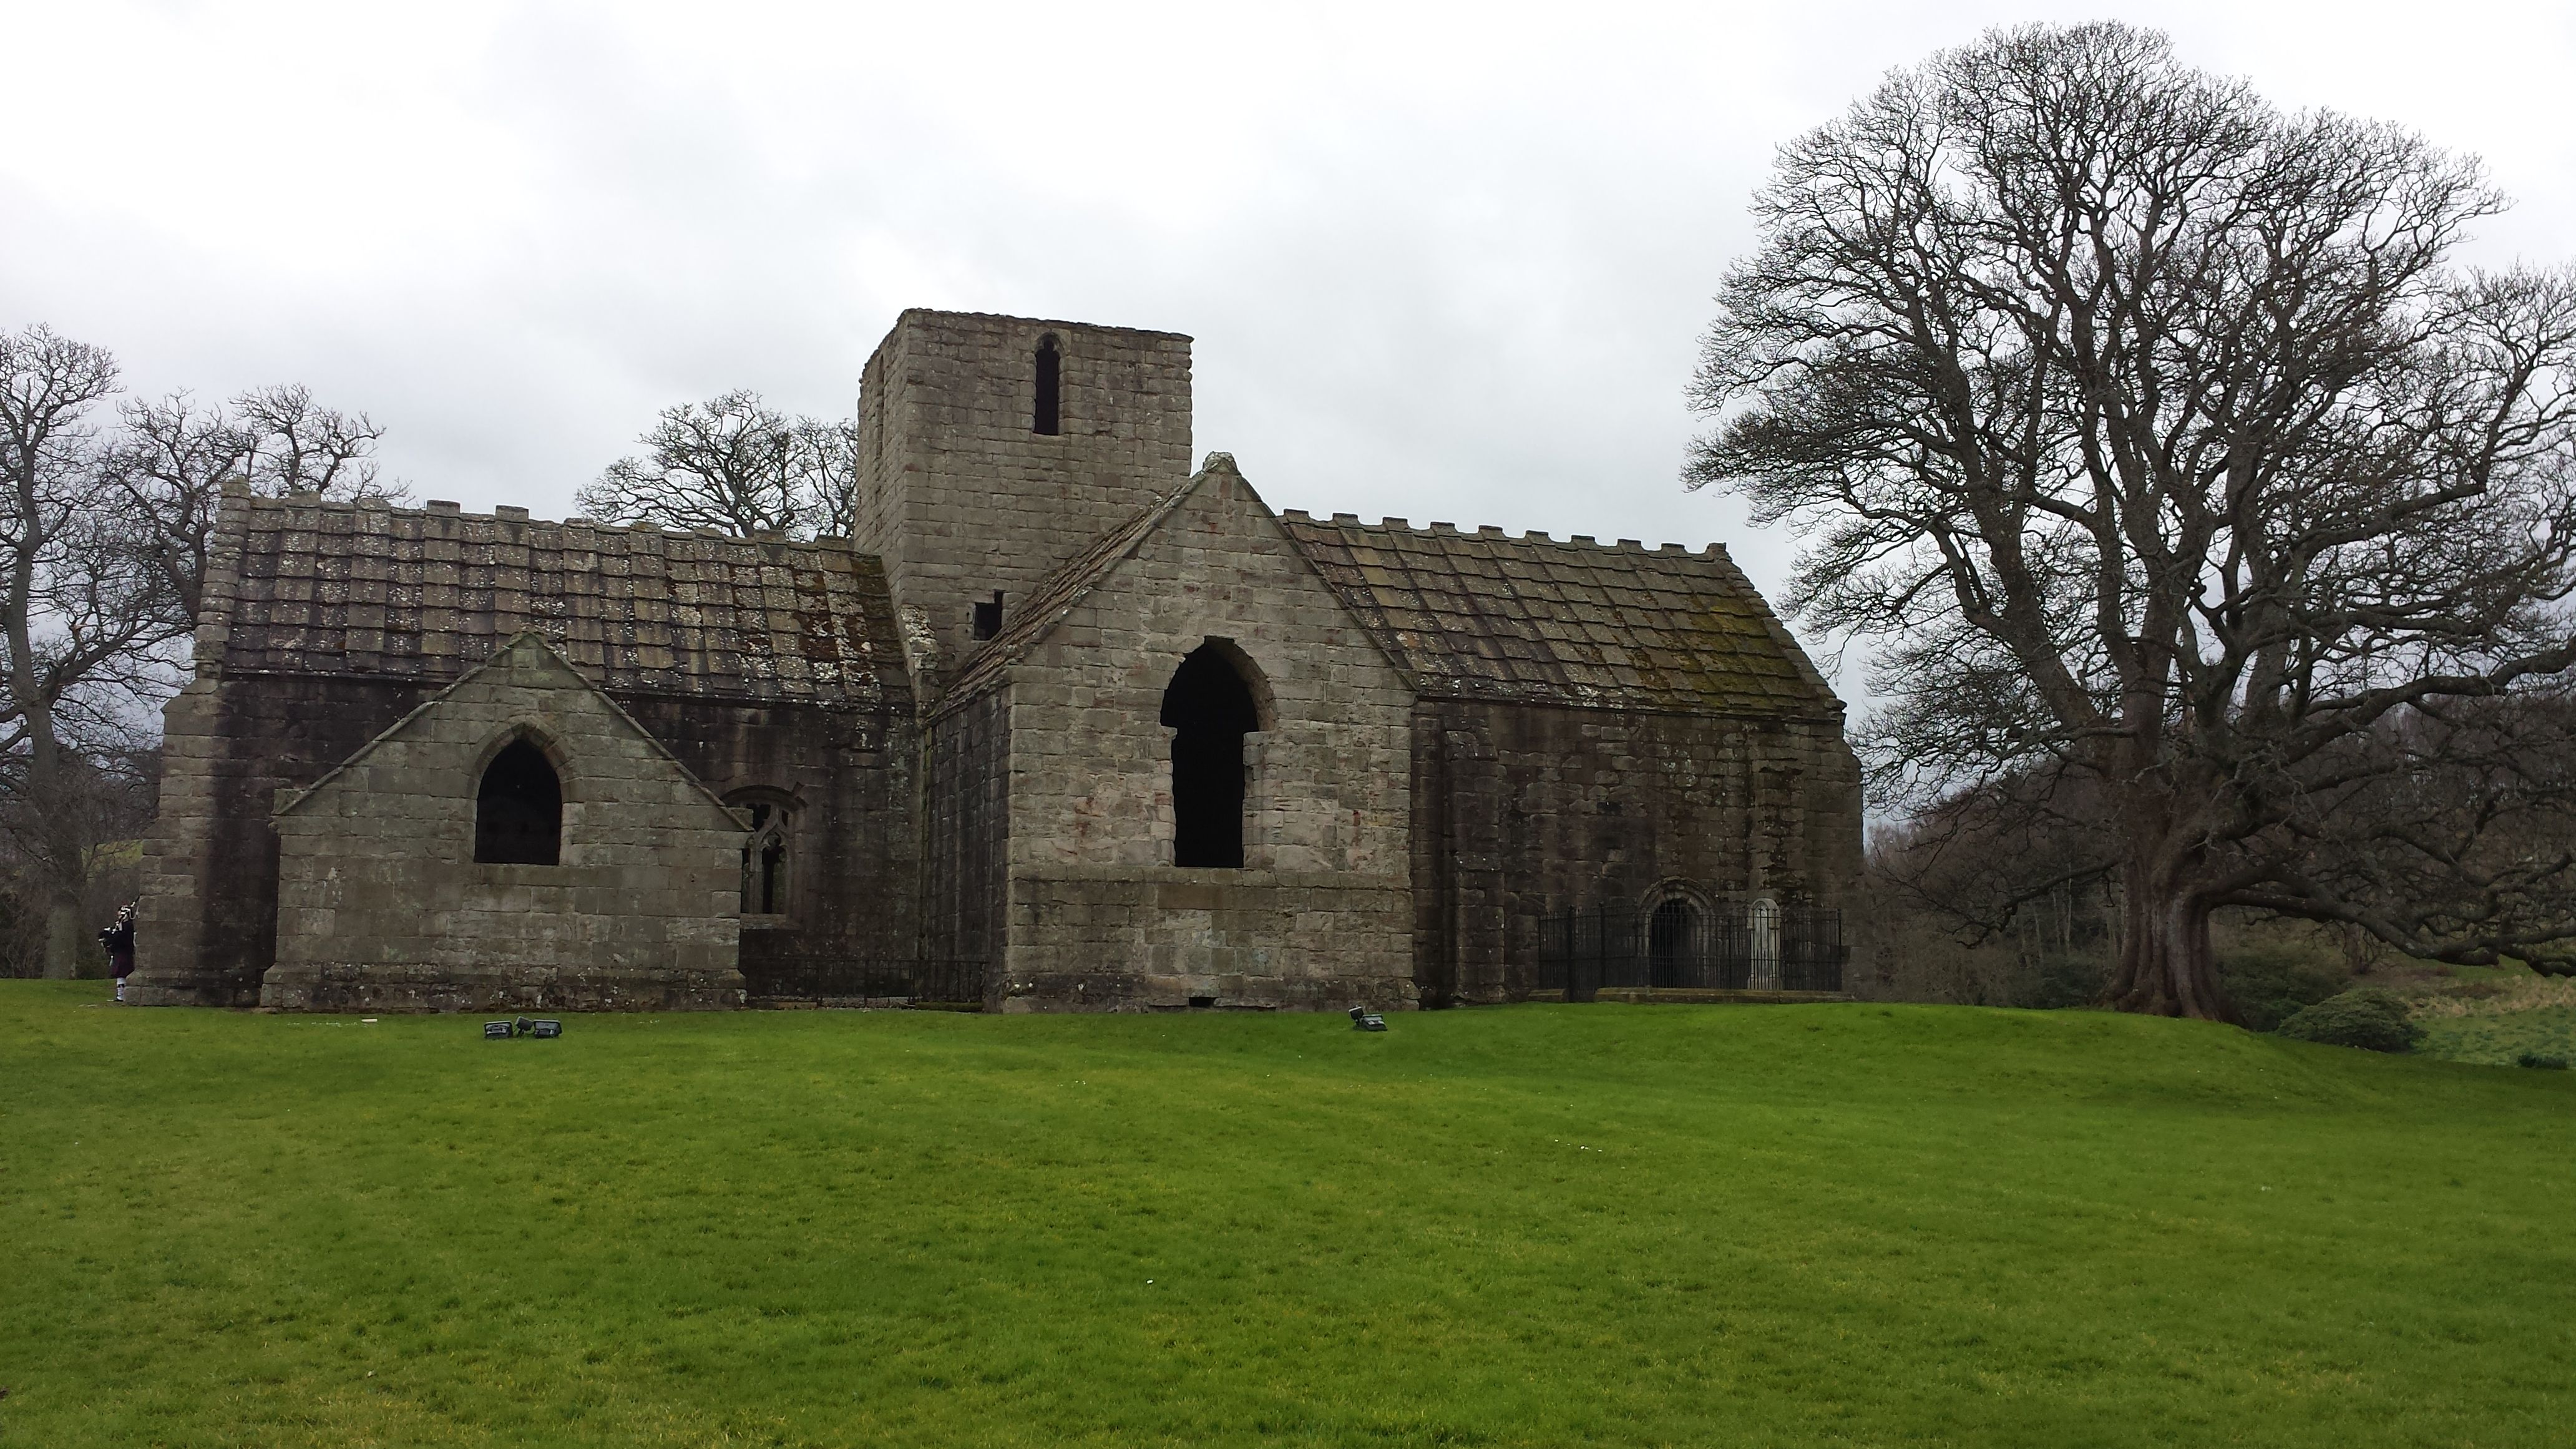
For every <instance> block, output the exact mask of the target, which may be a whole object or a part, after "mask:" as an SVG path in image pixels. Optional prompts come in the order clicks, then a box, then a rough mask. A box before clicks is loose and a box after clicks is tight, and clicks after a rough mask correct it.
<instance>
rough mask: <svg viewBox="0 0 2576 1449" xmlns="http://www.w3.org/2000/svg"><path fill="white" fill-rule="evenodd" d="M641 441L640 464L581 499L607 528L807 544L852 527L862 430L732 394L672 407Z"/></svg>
mask: <svg viewBox="0 0 2576 1449" xmlns="http://www.w3.org/2000/svg"><path fill="white" fill-rule="evenodd" d="M636 441H638V442H640V443H643V444H644V445H645V446H646V447H647V448H649V449H650V450H651V452H650V453H649V455H647V456H646V457H644V458H640V459H638V458H620V459H618V460H617V461H616V462H614V463H612V464H610V465H609V466H608V469H607V471H606V472H604V473H602V474H600V475H599V478H598V480H597V481H595V482H592V483H590V484H588V485H586V486H585V487H583V488H582V490H581V491H580V493H578V494H577V495H575V501H576V502H577V503H578V504H579V505H580V507H581V509H582V511H583V512H584V513H586V514H588V515H590V516H591V517H593V518H597V519H599V520H601V521H602V522H607V523H650V524H657V525H659V526H661V527H664V528H709V529H714V530H716V531H717V532H720V533H729V534H738V535H743V536H749V535H752V534H760V533H776V534H782V535H785V536H787V537H790V538H810V537H812V536H813V535H814V534H816V533H818V532H821V533H829V532H835V531H838V530H840V529H842V528H846V527H847V526H848V519H849V504H850V496H851V491H852V489H853V488H854V487H855V484H856V478H855V474H856V462H855V459H856V457H857V450H856V447H855V442H856V430H855V429H854V428H853V427H852V426H851V425H850V424H847V423H829V422H824V421H821V420H819V419H815V418H810V417H790V416H788V415H787V414H785V413H781V412H779V411H777V410H776V409H774V408H772V407H770V406H769V405H768V404H766V403H764V402H762V401H761V399H760V394H758V393H755V392H749V391H736V392H729V393H726V394H724V395H722V396H721V397H716V398H711V399H709V400H708V401H706V402H704V403H682V404H681V405H679V406H678V407H674V408H666V409H664V410H663V412H662V416H661V418H660V420H659V421H658V422H656V423H655V424H654V425H653V427H652V429H651V430H650V431H649V432H646V433H645V434H644V435H643V436H642V437H640V438H638V439H637V440H636Z"/></svg>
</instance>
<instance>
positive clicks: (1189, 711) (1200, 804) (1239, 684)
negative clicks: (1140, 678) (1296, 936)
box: [1163, 644, 1261, 870]
mask: <svg viewBox="0 0 2576 1449" xmlns="http://www.w3.org/2000/svg"><path fill="white" fill-rule="evenodd" d="M1163 723H1164V724H1165V725H1167V726H1169V727H1170V728H1172V729H1173V730H1175V731H1177V733H1175V734H1174V735H1173V736H1172V864H1174V865H1193V866H1216V867H1219V868H1223V869H1237V870H1239V869H1241V868H1242V866H1243V783H1244V782H1243V737H1244V736H1245V735H1248V734H1257V733H1259V732H1260V729H1261V713H1260V710H1259V708H1258V707H1257V706H1256V705H1255V704H1254V703H1253V699H1252V687H1251V686H1250V685H1249V684H1246V683H1245V682H1244V679H1243V675H1242V673H1241V671H1239V670H1237V669H1236V668H1235V666H1234V661H1233V660H1232V659H1230V658H1228V657H1227V655H1226V653H1225V651H1223V650H1221V649H1219V648H1218V647H1217V646H1216V645H1214V644H1202V645H1200V646H1199V647H1198V648H1196V649H1194V650H1192V651H1190V654H1189V657H1188V658H1186V659H1183V660H1182V661H1181V667H1180V668H1179V669H1177V670H1174V671H1173V673H1172V683H1171V687H1170V688H1168V689H1166V690H1164V691H1163Z"/></svg>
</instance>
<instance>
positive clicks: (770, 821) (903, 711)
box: [128, 311, 1860, 1011]
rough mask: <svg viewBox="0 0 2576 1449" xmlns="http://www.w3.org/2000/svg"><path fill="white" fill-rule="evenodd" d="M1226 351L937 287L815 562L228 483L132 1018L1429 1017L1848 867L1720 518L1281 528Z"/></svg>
mask: <svg viewBox="0 0 2576 1449" xmlns="http://www.w3.org/2000/svg"><path fill="white" fill-rule="evenodd" d="M1190 386H1191V378H1190V353H1189V339H1188V338H1186V337H1182V336H1177V335H1173V334H1168V333H1156V332H1138V331H1129V330H1125V329H1119V328H1110V327H1095V326H1087V325H1081V324H1075V323H1066V322H1046V321H1032V320H1026V319H1021V318H1013V317H995V316H982V315H963V314H956V313H942V312H928V311H911V312H907V313H905V314H904V315H903V316H902V318H901V319H900V320H899V321H898V322H897V323H896V325H895V327H894V330H893V331H892V332H891V333H890V334H889V335H888V336H887V337H886V339H885V341H884V342H883V343H882V344H880V345H879V346H878V348H877V350H876V353H875V355H874V356H873V357H871V358H870V359H869V361H868V364H867V368H866V371H865V373H864V375H863V378H862V382H861V391H860V395H859V413H860V433H861V442H860V451H861V468H862V475H861V482H860V497H859V500H858V504H857V508H856V514H855V517H853V518H852V519H850V520H849V532H848V536H847V537H839V538H823V539H817V540H815V541H812V542H797V541H791V540H788V539H784V538H772V537H752V538H737V537H728V536H720V535H716V534H711V533H689V534H684V533H673V532H664V531H660V530H656V529H652V528H622V527H608V526H602V525H598V524H593V523H589V522H585V521H583V520H580V519H567V520H565V521H563V522H561V523H553V522H546V521H543V520H539V519H533V518H530V517H529V516H528V515H527V512H526V511H525V510H524V509H517V508H506V507H505V508H498V509H495V510H494V511H493V513H492V514H490V515H488V516H486V515H480V514H466V513H463V512H461V511H460V510H459V509H458V508H457V506H456V505H454V504H450V503H437V502H433V503H431V504H429V505H428V506H427V507H426V508H422V509H410V508H397V507H391V506H387V505H384V504H381V503H375V502H360V503H349V504H339V503H325V502H321V501H319V500H317V499H314V498H311V497H309V496H308V497H290V498H284V499H268V498H257V497H252V496H249V495H248V494H247V493H233V494H228V495H227V496H226V497H225V499H224V502H223V507H222V511H221V514H220V517H219V520H218V524H217V532H216V538H215V541H214V545H213V552H212V555H211V558H210V561H209V564H208V570H207V577H206V582H205V604H204V611H203V616H202V618H201V620H200V622H199V625H198V629H197V636H196V655H195V659H196V670H195V678H194V681H193V682H192V683H190V684H189V685H188V687H187V688H186V689H185V690H183V691H182V692H181V693H180V694H179V695H178V697H177V698H175V699H174V700H173V701H172V702H171V704H170V705H169V707H168V710H167V715H166V720H167V740H168V744H167V765H166V774H165V780H164V785H163V793H162V807H161V819H160V823H159V825H158V827H157V829H156V834H155V836H154V838H153V840H152V841H151V842H150V844H149V846H148V849H147V856H146V861H145V890H144V897H143V903H142V907H141V911H140V920H139V929H138V932H137V941H138V962H137V970H136V974H135V976H134V978H133V979H132V981H131V982H130V983H129V991H128V996H129V999H132V1000H137V1001H142V1002H148V1003H160V1004H178V1003H202V1004H217V1005H252V1004H266V1005H270V1006H277V1007H284V1008H290V1009H299V1010H320V1011H336V1010H353V1009H364V1010H370V1011H384V1010H475V1011H486V1010H499V1009H512V1008H520V1007H530V1008H545V1009H551V1010H609V1009H654V1010H666V1009H679V1008H712V1007H731V1006H738V1005H742V1004H744V1003H745V1002H746V1001H759V1000H762V999H764V998H766V999H783V998H790V997H796V998H805V999H813V998H817V997H822V998H835V999H887V1000H892V999H934V1000H972V1001H980V1002H981V1003H982V1004H983V1005H985V1006H986V1007H987V1008H988V1009H1000V1010H1032V1009H1045V1010H1062V1009H1092V1010H1103V1009H1138V1008H1187V1007H1191V1006H1201V1007H1286V1008H1330V1009H1335V1010H1339V1009H1343V1008H1347V1007H1349V1006H1351V1005H1354V1004H1365V1005H1369V1006H1374V1007H1379V1008H1385V1007H1409V1006H1415V1005H1421V1006H1445V1005H1453V1004H1464V1003H1482V1002H1502V1001H1511V1000H1519V999H1526V998H1528V997H1530V996H1532V995H1533V994H1547V993H1549V992H1552V991H1557V990H1563V989H1565V988H1566V986H1567V985H1568V982H1567V980H1566V978H1565V975H1564V972H1563V963H1562V961H1561V960H1554V958H1551V956H1550V954H1549V953H1550V949H1551V948H1550V946H1549V942H1550V940H1551V939H1552V938H1553V937H1555V936H1563V937H1564V938H1565V940H1567V941H1574V940H1577V939H1578V938H1580V937H1581V934H1582V932H1581V930H1580V929H1576V927H1578V926H1579V920H1578V917H1581V915H1582V913H1584V912H1590V913H1591V915H1590V917H1589V919H1593V920H1595V921H1596V922H1598V921H1605V920H1608V919H1609V918H1610V916H1609V913H1611V912H1613V911H1616V912H1618V913H1621V918H1623V919H1628V918H1633V919H1635V920H1637V921H1640V922H1644V923H1646V924H1644V925H1641V926H1640V927H1638V930H1637V932H1636V933H1635V934H1636V935H1637V937H1638V939H1639V940H1641V941H1646V942H1648V945H1647V946H1646V947H1645V948H1644V949H1648V950H1650V951H1655V952H1668V953H1669V952H1671V951H1676V950H1679V949H1681V947H1680V946H1679V945H1678V944H1677V943H1682V942H1686V941H1691V940H1698V939H1701V938H1703V937H1705V936H1707V935H1709V934H1710V932H1711V931H1712V929H1714V928H1715V927H1717V926H1721V925H1723V923H1726V922H1730V921H1732V922H1744V921H1752V922H1755V923H1756V925H1757V929H1756V930H1755V932H1754V935H1755V936H1759V934H1760V931H1761V930H1766V929H1767V930H1769V931H1771V932H1772V936H1771V938H1770V939H1771V942H1772V944H1771V945H1770V946H1769V947H1767V948H1764V947H1761V946H1759V945H1758V944H1757V945H1756V947H1755V948H1754V949H1755V950H1756V952H1757V954H1758V951H1759V950H1761V949H1769V950H1771V951H1772V952H1773V953H1774V956H1775V958H1776V957H1777V955H1778V952H1779V950H1780V947H1779V945H1778V941H1779V939H1780V937H1779V932H1780V930H1781V927H1780V926H1779V925H1778V923H1779V922H1780V921H1783V920H1790V919H1797V920H1810V919H1824V918H1827V917H1829V916H1830V914H1831V912H1832V911H1833V910H1834V909H1835V908H1836V907H1838V906H1839V905H1840V904H1841V903H1842V901H1843V899H1844V897H1845V893H1846V892H1847V891H1848V890H1849V889H1850V888H1851V886H1852V884H1853V882H1854V881H1855V879H1856V877H1857V875H1858V872H1859V855H1860V798H1859V775H1858V769H1857V766H1856V764H1855V762H1854V760H1853V757H1852V754H1851V752H1850V750H1849V749H1848V748H1847V747H1846V746H1845V744H1844V741H1843V734H1842V719H1843V708H1842V705H1841V703H1840V701H1838V700H1837V699H1836V698H1835V697H1834V695H1833V693H1832V691H1831V689H1830V688H1829V687H1828V686H1827V685H1826V683H1825V681H1824V680H1823V678H1822V677H1820V676H1819V675H1818V674H1817V672H1816V670H1815V669H1814V668H1813V667H1812V666H1811V665H1810V664H1809V662H1808V660H1807V658H1806V656H1805V655H1804V654H1803V653H1801V652H1800V650H1799V648H1798V646H1797V645H1796V643H1795V642H1793V641H1792V640H1791V639H1790V637H1789V635H1788V633H1787V632H1786V631H1785V630H1784V629H1783V628H1782V627H1781V625H1780V623H1779V621H1778V620H1777V619H1775V618H1774V617H1773V616H1772V614H1771V612H1770V610H1769V609H1768V608H1767V607H1765V605H1764V604H1763V602H1762V600H1761V599H1760V597H1759V596H1758V595H1756V593H1755V592H1754V590H1753V588H1752V586H1751V585H1750V584H1749V583H1747V582H1746V580H1745V578H1744V575H1743V574H1742V573H1741V572H1739V571H1738V570H1737V568H1736V567H1735V565H1734V564H1733V563H1732V562H1731V561H1730V560H1729V559H1728V557H1727V555H1726V552H1725V550H1724V549H1722V548H1719V547H1717V546H1715V545H1711V546H1710V547H1708V548H1707V549H1705V550H1702V551H1698V552H1690V551H1686V550H1684V549H1682V548H1680V547H1678V546H1675V545H1665V546H1663V547H1661V548H1655V549H1649V548H1645V547H1643V546H1641V545H1639V544H1636V543H1633V542H1628V541H1622V542H1620V543H1618V544H1616V545H1602V544H1597V543H1595V542H1593V541H1592V540H1591V539H1588V538H1575V539H1571V540H1557V539H1552V538H1549V537H1547V536H1545V535H1540V534H1528V535H1521V536H1507V535H1506V534H1504V533H1503V532H1502V531H1501V530H1499V529H1495V528H1468V529H1460V528H1456V527H1452V526H1451V525H1448V524H1445V523H1435V524H1432V525H1431V526H1429V527H1428V528H1414V527H1412V526H1410V525H1408V524H1407V523H1406V522H1405V521H1404V520H1402V519H1384V520H1381V521H1379V522H1375V523H1363V522H1361V521H1360V520H1359V519H1358V518H1355V517H1352V516H1350V515H1347V514H1341V515H1335V516H1333V517H1331V518H1316V517H1310V516H1308V515H1306V514H1304V513H1301V512H1296V511H1293V510H1292V511H1289V512H1285V513H1281V512H1276V511H1274V510H1272V509H1271V508H1270V507H1269V506H1268V505H1267V504H1265V503H1264V502H1263V501H1262V499H1261V497H1260V495H1259V494H1258V493H1256V492H1255V491H1254V490H1253V488H1252V485H1251V484H1250V483H1248V482H1247V481H1245V479H1244V477H1243V475H1242V474H1241V473H1240V472H1238V471H1237V469H1236V467H1235V464H1234V462H1233V460H1232V459H1231V458H1229V457H1228V456H1227V455H1225V454H1223V453H1212V454H1209V455H1207V457H1206V458H1205V460H1204V461H1203V462H1201V463H1200V464H1198V465H1197V466H1196V467H1195V468H1194V467H1193V464H1192V448H1191V442H1192V440H1191V436H1190V427H1191V419H1190ZM1764 923H1768V924H1764ZM1600 929H1601V928H1599V927H1597V926H1596V927H1595V928H1594V930H1595V937H1594V942H1595V950H1596V953H1598V952H1600V951H1601V950H1602V949H1603V948H1602V946H1601V937H1600ZM1718 934H1721V935H1722V934H1724V933H1723V931H1719V932H1718ZM1739 934H1741V933H1739ZM1748 939H1752V938H1751V937H1748ZM1739 954H1741V953H1739ZM1557 955H1558V956H1560V957H1561V956H1562V955H1563V951H1562V949H1560V950H1558V952H1557ZM1661 959H1662V958H1661V957H1658V960H1661ZM1552 960H1554V964H1553V965H1552V964H1551V961H1552ZM1741 967H1742V963H1741V962H1739V963H1738V969H1737V971H1736V978H1743V977H1744V975H1745V973H1744V971H1743V970H1742V969H1741ZM1657 969H1658V970H1660V969H1661V967H1660V966H1659V967H1658V968H1657ZM1552 972H1553V973H1554V974H1551V973H1552ZM1736 978H1730V980H1729V981H1728V982H1727V983H1726V984H1749V985H1755V986H1759V985H1764V984H1774V985H1776V984H1778V982H1777V981H1776V980H1772V981H1769V982H1767V983H1766V982H1765V981H1764V980H1762V979H1760V974H1759V963H1758V961H1757V964H1756V968H1755V971H1754V976H1753V977H1752V978H1750V979H1736Z"/></svg>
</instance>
